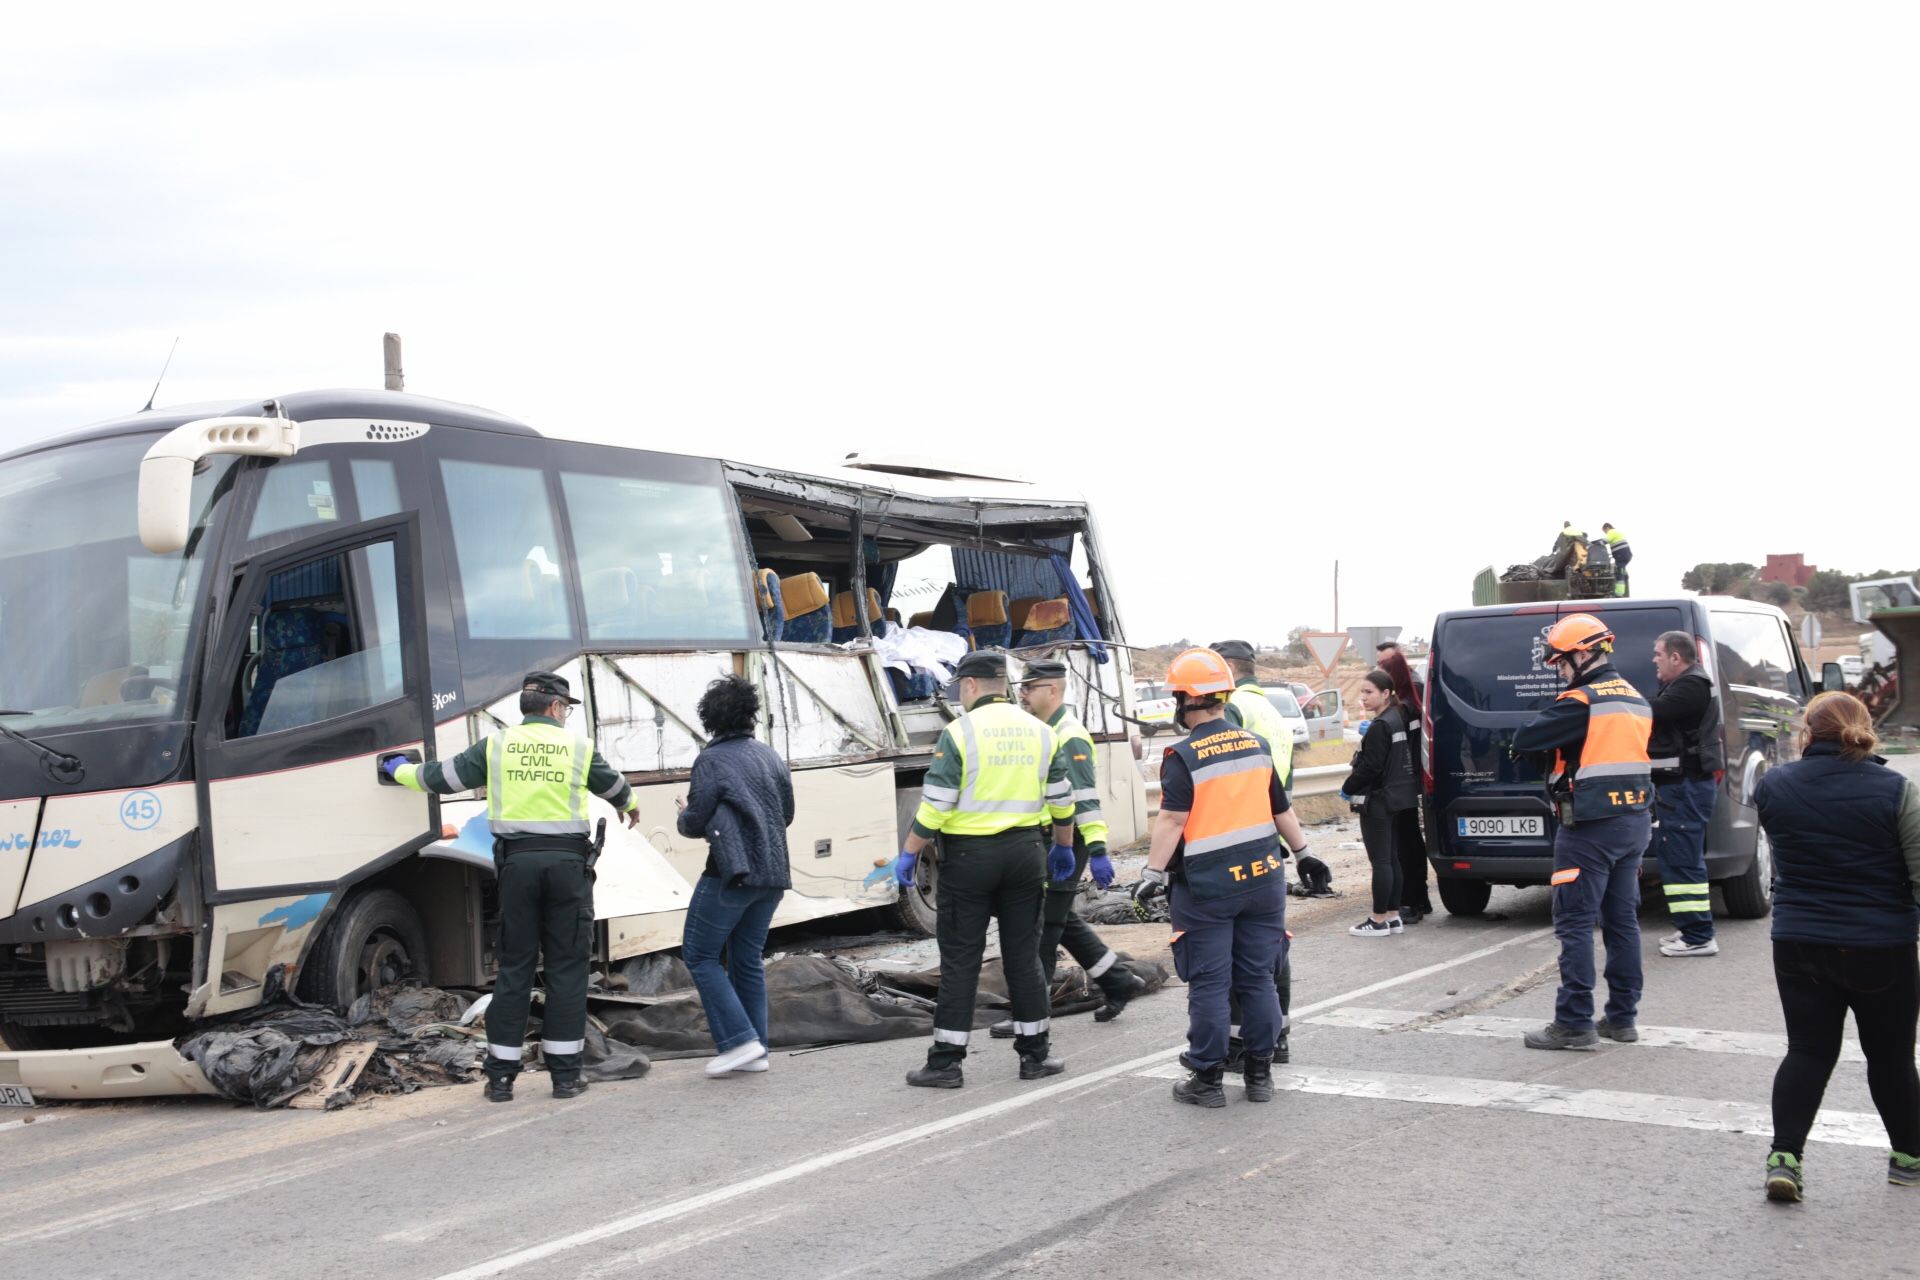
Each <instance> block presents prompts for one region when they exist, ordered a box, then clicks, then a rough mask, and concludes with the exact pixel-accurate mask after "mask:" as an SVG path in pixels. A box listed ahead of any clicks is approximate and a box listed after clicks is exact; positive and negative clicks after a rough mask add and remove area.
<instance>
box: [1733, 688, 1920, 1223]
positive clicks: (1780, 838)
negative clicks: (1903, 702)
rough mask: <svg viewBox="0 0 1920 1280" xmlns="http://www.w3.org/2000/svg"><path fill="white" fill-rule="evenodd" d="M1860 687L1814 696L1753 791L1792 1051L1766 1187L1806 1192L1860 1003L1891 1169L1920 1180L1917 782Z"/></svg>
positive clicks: (1777, 1099)
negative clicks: (1888, 755) (1877, 724)
mask: <svg viewBox="0 0 1920 1280" xmlns="http://www.w3.org/2000/svg"><path fill="white" fill-rule="evenodd" d="M1877 745H1878V742H1877V741H1876V739H1875V737H1874V732H1873V720H1872V718H1871V717H1870V716H1869V715H1868V713H1867V709H1866V707H1865V705H1864V704H1862V703H1861V702H1860V701H1859V699H1857V698H1855V697H1854V696H1853V695H1851V694H1846V693H1823V694H1821V695H1820V696H1819V697H1817V698H1815V699H1814V700H1813V701H1812V702H1811V703H1810V704H1809V705H1808V707H1807V719H1806V732H1805V736H1804V738H1803V739H1802V757H1801V759H1800V760H1798V761H1796V762H1794V763H1793V764H1788V765H1782V766H1780V767H1778V768H1776V769H1774V770H1772V771H1771V772H1769V773H1767V774H1766V775H1765V776H1764V777H1762V778H1761V779H1760V784H1759V786H1758V787H1756V788H1755V790H1754V804H1755V807H1757V808H1758V809H1759V811H1760V826H1761V828H1762V829H1763V830H1765V831H1766V833H1767V839H1768V840H1769V841H1770V842H1771V844H1772V847H1773V862H1774V889H1773V972H1774V980H1775V982H1776V983H1777V984H1778V986H1779V988H1780V1009H1781V1012H1782V1013H1783V1014H1784V1015H1785V1017H1786V1023H1787V1056H1786V1060H1785V1061H1783V1062H1782V1063H1781V1064H1780V1070H1779V1072H1778V1073H1777V1074H1776V1075H1775V1076H1774V1079H1773V1151H1772V1153H1771V1154H1770V1155H1768V1156H1767V1183H1766V1186H1767V1198H1768V1199H1769V1200H1784V1201H1789V1202H1791V1201H1796V1200H1799V1199H1800V1197H1801V1194H1802V1190H1803V1181H1802V1177H1801V1168H1800V1162H1801V1159H1802V1157H1803V1155H1804V1153H1805V1148H1806V1143H1807V1133H1808V1131H1809V1130H1810V1129H1812V1127H1813V1121H1814V1116H1815V1115H1816V1113H1818V1111H1819V1109H1820V1098H1821V1096H1822V1095H1823V1094H1824V1093H1825V1092H1826V1088H1827V1078H1828V1077H1829V1076H1830V1075H1831V1074H1832V1073H1833V1066H1834V1063H1835V1062H1837V1061H1838V1060H1839V1057H1840V1044H1841V1033H1842V1032H1843V1031H1844V1030H1845V1028H1846V1022H1847V1011H1848V1010H1852V1011H1853V1019H1854V1024H1855V1025H1856V1027H1858V1029H1859V1032H1860V1049H1861V1052H1862V1053H1864V1054H1865V1055H1866V1059H1867V1087H1868V1089H1869V1090H1870V1091H1871V1092H1872V1094H1873V1104H1874V1106H1875V1107H1877V1108H1878V1109H1879V1111H1880V1119H1881V1121H1882V1123H1884V1124H1885V1125H1886V1127H1887V1137H1888V1139H1889V1140H1890V1141H1891V1142H1892V1144H1893V1154H1892V1156H1891V1158H1890V1159H1889V1160H1888V1161H1887V1181H1888V1182H1891V1183H1893V1184H1895V1185H1896V1186H1907V1187H1920V1075H1916V1073H1915V1071H1914V1065H1913V1046H1914V1029H1915V1024H1916V1022H1917V1021H1920V959H1917V958H1916V953H1915V950H1914V944H1915V942H1916V940H1920V906H1917V905H1916V903H1920V785H1916V784H1915V783H1914V782H1912V781H1910V780H1908V779H1906V778H1903V777H1902V776H1901V775H1899V774H1898V773H1895V772H1894V771H1893V770H1891V769H1889V768H1887V767H1886V764H1885V762H1884V761H1882V760H1880V759H1879V758H1878V757H1876V756H1875V755H1874V754H1873V752H1874V748H1875V747H1876V746H1877Z"/></svg>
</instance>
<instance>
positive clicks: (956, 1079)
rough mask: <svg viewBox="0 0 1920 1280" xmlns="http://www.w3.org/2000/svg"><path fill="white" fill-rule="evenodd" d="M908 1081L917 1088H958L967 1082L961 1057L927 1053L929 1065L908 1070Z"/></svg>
mask: <svg viewBox="0 0 1920 1280" xmlns="http://www.w3.org/2000/svg"><path fill="white" fill-rule="evenodd" d="M907 1083H908V1084H910V1085H912V1086H914V1087H915V1088H917V1089H958V1088H959V1087H960V1086H961V1085H963V1084H965V1083H966V1079H965V1077H963V1076H962V1075H961V1074H960V1059H958V1058H944V1057H938V1058H937V1057H935V1056H934V1055H933V1054H928V1055H927V1065H926V1066H924V1067H919V1068H917V1069H915V1070H913V1071H909V1072H907Z"/></svg>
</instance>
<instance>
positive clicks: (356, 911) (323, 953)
mask: <svg viewBox="0 0 1920 1280" xmlns="http://www.w3.org/2000/svg"><path fill="white" fill-rule="evenodd" d="M426 977H427V931H426V927H425V926H424V925H422V924H421V923H420V913H419V912H417V911H415V910H414V909H413V904H412V903H410V902H408V901H407V900H406V899H405V898H403V897H401V896H400V895H399V894H397V893H395V892H394V891H393V890H392V889H361V890H358V891H357V892H355V893H354V894H353V896H351V897H350V898H348V899H347V901H346V902H345V904H343V905H342V906H341V908H340V910H338V911H337V912H335V913H334V916H333V919H331V920H329V921H328V922H327V926H326V929H325V931H324V932H323V933H322V934H321V935H320V940H319V941H318V942H316V943H314V945H313V952H312V954H310V955H309V956H308V957H307V963H306V965H305V967H304V968H302V969H301V970H300V981H299V984H298V991H299V994H300V996H301V998H302V999H305V1000H309V1001H312V1002H314V1003H316V1004H326V1005H332V1006H334V1007H335V1008H339V1009H346V1008H350V1007H351V1006H352V1004H353V1002H354V1001H355V1000H357V999H359V998H360V997H361V996H363V995H365V994H366V993H367V992H369V991H373V990H377V989H378V988H380V987H388V986H393V985H395V984H396V983H402V982H407V981H410V980H419V981H424V980H425V979H426Z"/></svg>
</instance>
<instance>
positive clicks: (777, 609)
mask: <svg viewBox="0 0 1920 1280" xmlns="http://www.w3.org/2000/svg"><path fill="white" fill-rule="evenodd" d="M753 607H754V609H755V610H757V611H758V612H759V614H760V634H761V635H763V636H765V637H766V638H767V639H769V640H778V639H779V638H780V632H781V629H782V627H783V624H785V622H786V620H787V609H786V605H785V604H784V603H783V602H782V601H781V599H780V575H779V574H777V573H775V572H774V571H773V570H771V569H760V570H757V571H756V572H755V573H754V575H753Z"/></svg>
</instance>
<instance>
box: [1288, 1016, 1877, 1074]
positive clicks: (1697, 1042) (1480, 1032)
mask: <svg viewBox="0 0 1920 1280" xmlns="http://www.w3.org/2000/svg"><path fill="white" fill-rule="evenodd" d="M1426 1016H1428V1015H1426V1014H1424V1013H1418V1012H1409V1011H1408V1010H1405V1009H1357V1008H1351V1007H1348V1008H1342V1009H1329V1010H1328V1011H1327V1012H1325V1013H1323V1014H1321V1015H1320V1016H1318V1017H1316V1018H1315V1019H1314V1020H1313V1021H1314V1022H1315V1023H1317V1024H1318V1025H1320V1026H1323V1027H1352V1028H1355V1029H1357V1030H1362V1031H1391V1030H1393V1029H1394V1028H1395V1027H1402V1026H1406V1024H1407V1023H1409V1022H1412V1021H1414V1020H1415V1019H1416V1018H1424V1017H1426ZM1407 1029H1408V1030H1409V1031H1419V1032H1424V1033H1430V1034H1437V1035H1448V1036H1485V1037H1488V1038H1491V1039H1497V1040H1506V1039H1510V1038H1513V1037H1518V1036H1522V1035H1525V1034H1526V1033H1527V1032H1529V1031H1538V1030H1539V1029H1540V1020H1539V1019H1538V1018H1490V1017H1487V1016H1485V1015H1483V1014H1468V1015H1466V1016H1465V1017H1459V1018H1448V1019H1445V1020H1444V1021H1441V1022H1430V1023H1426V1024H1424V1025H1422V1026H1418V1027H1408V1028H1407ZM1636 1047H1639V1048H1646V1049H1694V1050H1698V1051H1699V1052H1701V1053H1737V1054H1742V1055H1744V1056H1746V1057H1749V1058H1772V1059H1774V1060H1775V1061H1778V1060H1779V1059H1781V1058H1784V1057H1786V1056H1787V1038H1786V1037H1785V1036H1782V1035H1775V1034H1774V1033H1772V1032H1770V1031H1717V1030H1714V1029H1713V1028H1710V1027H1653V1026H1648V1025H1647V1024H1646V1023H1641V1024H1640V1042H1639V1045H1638V1046H1636ZM1840 1060H1841V1061H1842V1062H1865V1061H1866V1060H1867V1059H1866V1056H1865V1055H1864V1054H1862V1053H1861V1052H1860V1042H1859V1041H1857V1040H1846V1041H1843V1042H1842V1043H1841V1046H1840Z"/></svg>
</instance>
